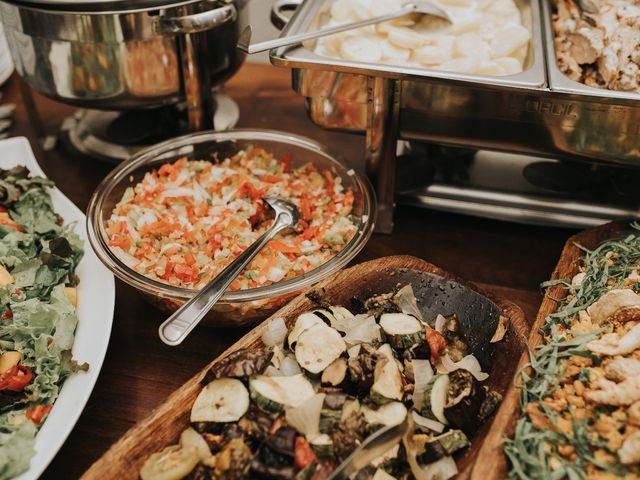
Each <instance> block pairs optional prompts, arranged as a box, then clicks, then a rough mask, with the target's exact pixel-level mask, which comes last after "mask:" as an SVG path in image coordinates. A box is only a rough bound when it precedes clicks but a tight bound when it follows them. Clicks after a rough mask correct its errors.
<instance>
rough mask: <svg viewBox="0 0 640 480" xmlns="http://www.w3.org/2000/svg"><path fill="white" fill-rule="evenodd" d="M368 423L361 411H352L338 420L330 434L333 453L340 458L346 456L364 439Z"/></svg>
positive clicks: (342, 458)
mask: <svg viewBox="0 0 640 480" xmlns="http://www.w3.org/2000/svg"><path fill="white" fill-rule="evenodd" d="M367 428H368V424H367V421H366V420H365V418H364V415H362V414H361V413H354V414H352V415H350V416H348V417H347V418H345V419H344V420H342V421H341V422H340V424H339V425H338V428H336V430H335V431H334V432H333V433H332V434H331V439H332V440H333V452H334V455H335V456H336V457H337V458H338V459H339V460H340V461H342V460H344V459H345V458H347V457H348V456H349V455H350V454H351V452H353V451H354V450H355V449H356V448H357V447H358V446H359V445H360V444H361V443H362V441H363V440H364V438H365V437H366V435H367Z"/></svg>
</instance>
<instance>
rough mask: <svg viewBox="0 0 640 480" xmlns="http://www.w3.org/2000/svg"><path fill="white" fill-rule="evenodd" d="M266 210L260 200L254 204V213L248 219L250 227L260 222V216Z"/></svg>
mask: <svg viewBox="0 0 640 480" xmlns="http://www.w3.org/2000/svg"><path fill="white" fill-rule="evenodd" d="M266 210H267V207H266V206H265V204H264V202H263V201H262V200H259V201H258V203H257V204H256V213H254V214H253V215H251V216H250V217H249V223H251V226H252V227H253V226H255V225H257V224H258V223H260V220H261V219H262V215H263V214H264V212H265V211H266Z"/></svg>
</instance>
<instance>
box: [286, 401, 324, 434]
mask: <svg viewBox="0 0 640 480" xmlns="http://www.w3.org/2000/svg"><path fill="white" fill-rule="evenodd" d="M325 396H326V395H325V394H324V393H318V394H316V395H314V396H313V397H311V398H310V399H308V400H307V401H306V402H304V403H303V404H302V405H299V406H298V407H295V408H287V411H286V413H285V417H286V419H287V423H288V424H289V425H291V426H292V427H293V428H295V429H296V430H297V431H298V432H300V433H301V434H303V435H305V436H306V437H310V438H311V437H313V436H315V435H318V434H319V433H320V412H321V411H322V405H323V404H324V397H325Z"/></svg>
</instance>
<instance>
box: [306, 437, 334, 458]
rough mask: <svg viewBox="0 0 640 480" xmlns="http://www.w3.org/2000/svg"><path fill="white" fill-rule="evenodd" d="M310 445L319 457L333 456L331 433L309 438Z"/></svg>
mask: <svg viewBox="0 0 640 480" xmlns="http://www.w3.org/2000/svg"><path fill="white" fill-rule="evenodd" d="M309 445H311V448H312V449H313V451H314V452H315V454H316V455H317V456H318V457H320V458H327V457H328V458H333V440H331V437H330V436H329V435H327V434H321V435H318V436H316V437H314V438H312V439H310V440H309Z"/></svg>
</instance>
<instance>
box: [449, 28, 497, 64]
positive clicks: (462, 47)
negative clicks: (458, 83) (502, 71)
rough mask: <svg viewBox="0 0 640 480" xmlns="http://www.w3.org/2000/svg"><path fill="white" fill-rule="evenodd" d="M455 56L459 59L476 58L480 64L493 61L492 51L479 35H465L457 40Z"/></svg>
mask: <svg viewBox="0 0 640 480" xmlns="http://www.w3.org/2000/svg"><path fill="white" fill-rule="evenodd" d="M454 51H455V55H456V56H457V57H474V58H477V59H478V60H479V61H480V62H484V61H485V60H490V59H491V49H490V48H489V44H488V43H487V42H485V41H484V40H483V39H482V37H481V36H480V35H478V34H477V33H463V34H462V35H460V36H459V37H458V38H456V44H455V50H454Z"/></svg>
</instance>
